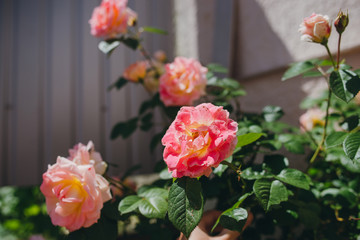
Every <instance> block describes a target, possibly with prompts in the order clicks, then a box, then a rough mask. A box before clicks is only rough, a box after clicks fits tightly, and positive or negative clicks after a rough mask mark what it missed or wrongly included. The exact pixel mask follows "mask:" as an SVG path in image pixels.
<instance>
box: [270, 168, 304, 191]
mask: <svg viewBox="0 0 360 240" xmlns="http://www.w3.org/2000/svg"><path fill="white" fill-rule="evenodd" d="M275 178H276V179H278V180H280V181H282V182H284V183H287V184H290V185H292V186H295V187H298V188H302V189H305V190H309V188H310V180H309V179H308V178H307V177H306V175H305V174H304V173H303V172H301V171H299V170H296V169H292V168H286V169H284V170H282V171H281V172H280V173H279V174H278V175H276V176H275Z"/></svg>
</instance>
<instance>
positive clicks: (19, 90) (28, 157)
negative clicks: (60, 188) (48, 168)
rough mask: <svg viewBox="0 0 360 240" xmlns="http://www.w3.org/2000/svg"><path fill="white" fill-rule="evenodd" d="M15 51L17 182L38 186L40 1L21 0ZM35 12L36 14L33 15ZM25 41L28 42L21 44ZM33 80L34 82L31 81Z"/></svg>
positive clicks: (15, 160)
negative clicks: (36, 184)
mask: <svg viewBox="0 0 360 240" xmlns="http://www.w3.org/2000/svg"><path fill="white" fill-rule="evenodd" d="M17 8H18V14H19V15H18V21H19V24H18V27H17V31H18V36H17V39H15V42H16V43H17V44H16V48H17V52H16V59H17V61H16V68H17V70H16V72H17V73H16V77H14V79H13V81H14V82H15V84H16V96H15V99H16V100H15V101H16V121H15V124H16V126H15V128H16V133H15V139H16V142H15V144H16V153H14V154H15V158H14V159H13V161H14V167H15V169H16V174H13V176H14V177H15V179H14V181H15V183H16V184H19V185H27V184H35V183H36V180H37V177H36V175H37V174H40V173H39V172H38V170H39V169H38V166H39V164H38V161H39V152H38V147H37V146H38V144H39V135H38V133H39V131H38V128H39V126H38V122H39V113H40V111H39V105H38V103H39V100H38V99H39V93H40V91H39V88H40V86H39V71H38V69H39V61H38V59H39V47H41V46H39V22H40V21H39V20H40V19H39V1H31V2H30V1H26V0H22V1H19V6H18V7H17ZM30 13H33V14H30ZM22 39H26V40H24V41H22ZM29 79H31V80H29Z"/></svg>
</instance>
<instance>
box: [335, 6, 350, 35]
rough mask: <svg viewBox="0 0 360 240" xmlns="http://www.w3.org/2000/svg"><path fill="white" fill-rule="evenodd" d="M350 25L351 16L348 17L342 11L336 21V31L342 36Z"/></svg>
mask: <svg viewBox="0 0 360 240" xmlns="http://www.w3.org/2000/svg"><path fill="white" fill-rule="evenodd" d="M348 24H349V14H348V13H347V14H346V15H345V14H344V13H343V12H342V11H340V12H339V13H338V15H337V17H336V19H335V21H334V26H335V28H336V31H337V32H338V33H339V34H342V33H343V32H344V31H345V29H346V27H347V25H348Z"/></svg>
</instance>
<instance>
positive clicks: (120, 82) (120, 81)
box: [108, 77, 129, 91]
mask: <svg viewBox="0 0 360 240" xmlns="http://www.w3.org/2000/svg"><path fill="white" fill-rule="evenodd" d="M128 82H129V81H128V80H127V79H125V78H123V77H119V79H118V80H117V81H116V82H115V83H113V84H112V85H110V86H109V88H108V91H110V90H111V89H113V88H116V89H117V90H120V89H121V88H122V87H123V86H125V85H126V84H127V83H128Z"/></svg>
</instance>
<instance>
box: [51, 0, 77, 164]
mask: <svg viewBox="0 0 360 240" xmlns="http://www.w3.org/2000/svg"><path fill="white" fill-rule="evenodd" d="M70 8H71V1H70V0H64V1H53V2H52V12H53V16H52V17H53V19H52V29H53V31H52V36H51V39H52V43H51V44H52V46H53V47H52V52H51V59H52V60H51V92H52V95H51V103H52V105H51V123H52V124H51V125H52V128H51V142H52V153H51V158H52V159H51V161H50V162H52V163H54V162H55V160H56V157H57V156H64V157H66V156H68V148H69V147H70V146H72V144H74V139H73V133H72V131H74V128H73V124H74V123H73V122H72V120H73V117H72V112H71V109H72V107H71V106H72V104H74V103H73V102H72V101H71V100H72V98H71V93H72V87H73V85H72V83H71V66H70V65H71V56H72V55H71V47H70V46H71V45H70V44H71V37H72V36H71V25H72V22H71V20H70V17H69V14H70V13H71V9H70Z"/></svg>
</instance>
